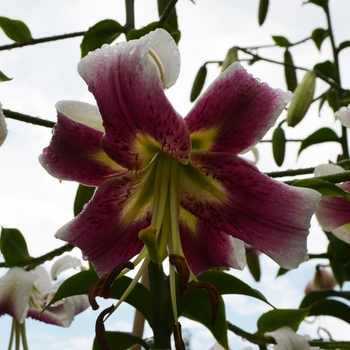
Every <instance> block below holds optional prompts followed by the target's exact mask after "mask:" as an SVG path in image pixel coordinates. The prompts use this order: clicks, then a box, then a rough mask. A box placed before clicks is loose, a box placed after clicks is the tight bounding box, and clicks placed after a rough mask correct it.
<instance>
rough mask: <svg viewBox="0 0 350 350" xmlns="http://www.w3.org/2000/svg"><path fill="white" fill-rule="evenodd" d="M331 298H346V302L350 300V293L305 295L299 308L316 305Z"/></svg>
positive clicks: (330, 291)
mask: <svg viewBox="0 0 350 350" xmlns="http://www.w3.org/2000/svg"><path fill="white" fill-rule="evenodd" d="M329 297H334V298H344V299H346V300H350V292H338V291H335V290H322V291H313V292H310V293H308V294H306V295H305V297H304V299H303V300H302V301H301V303H300V306H299V308H300V309H302V308H306V307H309V306H312V305H313V304H316V303H318V302H319V301H321V300H324V299H326V298H329Z"/></svg>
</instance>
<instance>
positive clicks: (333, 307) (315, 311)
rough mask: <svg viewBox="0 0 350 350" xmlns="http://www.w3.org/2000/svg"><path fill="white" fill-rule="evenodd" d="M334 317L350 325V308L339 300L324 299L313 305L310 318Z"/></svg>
mask: <svg viewBox="0 0 350 350" xmlns="http://www.w3.org/2000/svg"><path fill="white" fill-rule="evenodd" d="M319 315H324V316H333V317H337V318H339V319H341V320H343V321H345V322H347V323H349V324H350V306H349V305H347V304H345V303H342V302H340V301H338V300H332V299H324V300H321V301H320V302H318V303H316V304H315V305H313V306H312V307H311V309H310V313H309V316H319Z"/></svg>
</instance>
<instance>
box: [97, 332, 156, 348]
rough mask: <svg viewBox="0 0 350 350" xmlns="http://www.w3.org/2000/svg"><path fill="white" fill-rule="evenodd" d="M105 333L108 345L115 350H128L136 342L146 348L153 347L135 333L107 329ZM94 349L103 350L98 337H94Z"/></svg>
mask: <svg viewBox="0 0 350 350" xmlns="http://www.w3.org/2000/svg"><path fill="white" fill-rule="evenodd" d="M104 335H105V339H106V341H107V343H108V345H109V346H110V348H111V349H113V350H127V349H130V348H132V347H133V346H134V345H136V344H140V345H141V346H142V347H143V348H144V349H146V350H149V349H151V348H150V346H149V345H148V344H147V343H146V342H145V341H144V340H143V339H142V338H140V337H138V336H137V335H135V334H133V333H128V332H111V331H106V332H105V333H104ZM92 350H101V347H100V345H99V344H98V341H97V339H96V338H95V339H94V343H93V345H92Z"/></svg>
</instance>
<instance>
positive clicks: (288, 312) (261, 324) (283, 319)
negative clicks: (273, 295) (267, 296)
mask: <svg viewBox="0 0 350 350" xmlns="http://www.w3.org/2000/svg"><path fill="white" fill-rule="evenodd" d="M308 314H309V308H304V309H296V310H295V309H283V310H282V309H280V310H271V311H268V312H266V313H265V314H263V315H262V316H261V317H260V318H259V319H258V332H259V333H261V334H265V333H266V332H272V331H274V330H276V329H278V328H281V327H284V326H287V327H290V328H292V329H293V330H294V332H296V331H297V330H298V328H299V325H300V323H301V322H302V321H303V320H304V318H305V317H306V316H308Z"/></svg>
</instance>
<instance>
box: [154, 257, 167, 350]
mask: <svg viewBox="0 0 350 350" xmlns="http://www.w3.org/2000/svg"><path fill="white" fill-rule="evenodd" d="M148 276H149V289H150V293H151V295H152V296H153V298H154V301H155V305H156V310H155V311H156V312H155V322H154V324H153V325H151V327H152V329H153V336H154V348H155V349H170V348H171V347H170V335H171V330H169V329H166V327H165V325H166V322H165V316H166V315H165V314H164V303H165V296H166V289H165V275H164V272H163V268H162V267H159V266H158V264H156V263H154V262H152V261H151V262H150V263H149V265H148Z"/></svg>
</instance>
